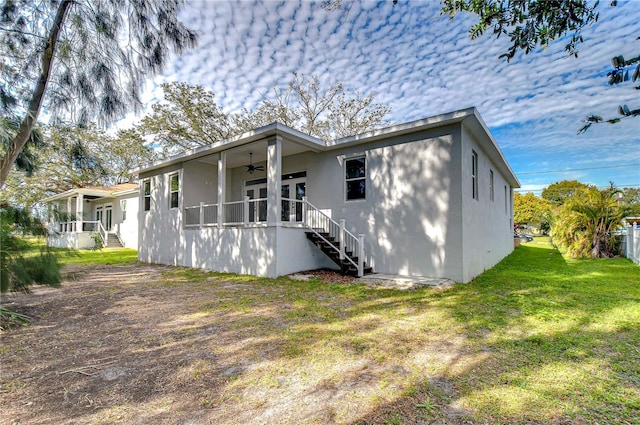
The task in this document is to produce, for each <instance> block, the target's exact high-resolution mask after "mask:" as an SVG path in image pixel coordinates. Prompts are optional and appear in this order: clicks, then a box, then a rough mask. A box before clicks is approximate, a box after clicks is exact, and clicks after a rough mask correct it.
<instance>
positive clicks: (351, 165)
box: [345, 156, 367, 201]
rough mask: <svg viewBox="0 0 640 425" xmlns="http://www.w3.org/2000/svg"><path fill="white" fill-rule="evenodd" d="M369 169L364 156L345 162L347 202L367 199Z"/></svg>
mask: <svg viewBox="0 0 640 425" xmlns="http://www.w3.org/2000/svg"><path fill="white" fill-rule="evenodd" d="M366 185H367V169H366V160H365V157H364V156H359V157H357V158H350V159H347V160H346V161H345V190H346V199H347V201H353V200H357V199H365V198H366Z"/></svg>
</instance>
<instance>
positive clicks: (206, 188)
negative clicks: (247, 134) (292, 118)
mask: <svg viewBox="0 0 640 425" xmlns="http://www.w3.org/2000/svg"><path fill="white" fill-rule="evenodd" d="M276 133H277V132H276ZM291 133H292V132H291V131H288V132H286V133H285V134H283V135H279V134H276V135H274V136H272V137H268V138H261V139H257V140H248V141H247V140H246V138H245V140H243V143H238V144H234V143H233V141H231V142H228V143H225V145H222V146H220V149H215V148H214V149H211V148H210V149H209V150H208V151H207V152H206V153H205V152H199V154H196V153H194V154H191V155H186V158H183V162H182V167H181V169H180V170H178V171H174V172H171V171H169V172H168V173H169V175H170V176H171V175H172V174H173V175H178V176H179V181H180V183H179V186H180V187H181V188H182V190H181V202H180V206H181V207H180V210H179V216H180V219H179V220H178V223H180V226H181V228H182V230H181V233H182V234H183V235H184V236H183V237H182V238H181V240H180V241H177V243H179V244H180V245H183V246H181V247H179V248H177V249H176V250H175V252H177V253H178V254H176V257H175V258H174V260H173V261H172V262H173V263H175V264H181V265H187V266H199V265H198V264H199V263H200V264H203V263H206V264H204V265H202V267H205V268H210V269H213V270H229V271H235V272H242V273H245V272H246V273H249V274H256V275H270V276H276V275H281V274H285V273H287V272H294V271H298V270H300V269H297V270H296V269H295V267H293V265H292V268H291V271H288V267H287V265H286V264H284V263H286V262H295V263H297V264H307V263H306V262H305V259H304V258H302V257H301V253H302V252H306V253H307V254H305V256H306V257H309V256H310V255H311V254H313V255H315V256H316V257H323V258H324V259H325V260H326V257H327V256H328V258H329V259H331V260H334V262H335V263H336V264H338V266H339V268H341V269H342V270H343V271H350V272H351V273H353V274H356V275H359V276H362V275H363V274H364V273H365V270H366V264H365V261H366V260H365V258H366V257H365V256H366V254H365V252H364V236H363V235H362V234H358V235H356V234H353V233H352V232H350V231H349V230H348V228H347V226H346V224H345V221H344V220H340V219H337V220H336V219H334V218H332V210H331V209H328V208H326V209H323V208H320V207H318V206H316V205H314V204H313V203H312V200H313V196H314V195H313V192H314V190H315V189H317V185H318V181H319V180H320V179H321V178H322V177H321V175H320V174H318V170H317V167H314V165H315V162H316V161H317V157H316V155H317V154H318V153H320V152H322V151H323V150H324V144H323V142H321V141H319V140H316V139H313V138H310V137H309V136H306V135H302V134H296V133H293V134H291ZM165 164H166V163H165ZM169 165H170V164H169ZM142 180H143V181H144V176H143V177H142ZM169 180H171V177H169ZM162 181H163V179H161V180H159V184H162ZM165 181H166V180H165ZM143 184H144V183H143ZM154 184H155V183H154ZM165 184H166V183H165ZM159 191H160V192H164V190H163V189H162V188H159ZM169 192H170V189H169ZM149 197H151V194H149ZM149 202H151V201H149ZM149 223H151V222H149ZM310 240H311V242H312V243H311V244H310V243H309V241H310ZM314 245H315V246H314ZM233 247H235V248H233ZM318 248H319V249H318ZM233 249H236V251H233ZM230 250H231V251H230ZM232 251H233V252H232ZM181 252H182V254H181ZM323 252H324V254H323ZM181 256H182V257H184V258H182V259H181V258H179V257H181ZM241 256H244V257H245V258H243V259H240V258H239V257H241ZM248 259H250V260H248ZM228 261H231V262H232V263H233V264H227V262H228ZM245 262H246V263H247V264H248V263H251V265H246V266H245ZM276 263H277V264H276ZM255 264H263V265H264V270H256V269H255ZM274 264H276V265H274ZM318 264H322V265H323V266H326V264H332V263H331V262H328V263H327V262H326V261H324V262H320V263H318V262H317V261H316V262H315V263H313V264H311V263H310V264H309V265H308V267H309V268H312V267H318ZM272 266H273V267H274V268H273V269H269V267H272ZM300 267H304V266H300ZM334 267H335V264H334ZM267 269H269V270H267Z"/></svg>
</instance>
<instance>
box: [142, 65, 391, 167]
mask: <svg viewBox="0 0 640 425" xmlns="http://www.w3.org/2000/svg"><path fill="white" fill-rule="evenodd" d="M162 88H163V90H164V100H165V102H163V103H159V104H155V105H153V106H152V112H151V113H150V114H149V115H147V116H145V117H144V118H143V119H142V120H141V121H140V123H139V125H138V126H137V127H136V129H137V131H138V132H139V133H140V134H142V135H144V136H149V137H152V138H153V141H154V144H156V145H157V146H159V147H161V148H162V150H163V153H164V155H171V154H175V153H178V152H182V151H184V150H185V149H193V148H196V147H198V146H206V145H209V144H211V143H215V142H217V141H219V140H223V139H226V138H229V137H231V136H234V135H237V134H241V133H243V132H246V131H249V130H253V129H255V128H258V127H261V126H265V125H268V124H272V123H274V122H279V123H282V124H284V125H287V126H289V127H292V128H295V129H297V130H299V131H302V132H304V133H307V134H310V135H312V136H315V137H318V138H321V139H323V140H331V139H334V138H340V137H346V136H351V135H354V134H359V133H363V132H365V131H368V130H372V129H375V128H379V127H380V126H382V125H383V124H384V122H385V121H384V118H385V117H386V116H387V115H388V114H389V112H390V108H389V107H388V106H386V105H383V104H380V103H376V102H375V95H363V94H361V93H360V92H356V93H355V94H350V93H347V92H345V90H344V87H343V85H342V83H335V84H329V85H328V86H326V87H323V86H322V85H321V84H320V82H319V80H318V77H317V76H315V75H313V76H306V75H304V74H297V73H293V78H292V79H291V81H290V82H289V84H288V85H287V88H286V89H278V88H275V89H274V90H273V93H272V95H271V97H268V98H267V99H265V100H264V101H263V102H262V103H260V104H259V105H258V106H257V107H256V109H255V110H253V111H249V110H246V109H245V110H242V111H240V112H238V113H227V112H225V111H224V110H223V108H222V107H221V106H220V105H218V103H217V102H216V98H215V94H214V93H212V92H211V91H209V90H207V89H206V88H204V87H202V86H198V85H196V86H192V85H189V84H187V83H168V84H163V85H162Z"/></svg>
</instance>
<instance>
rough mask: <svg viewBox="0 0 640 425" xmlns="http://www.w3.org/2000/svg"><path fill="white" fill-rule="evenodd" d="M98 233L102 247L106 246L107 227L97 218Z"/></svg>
mask: <svg viewBox="0 0 640 425" xmlns="http://www.w3.org/2000/svg"><path fill="white" fill-rule="evenodd" d="M97 223H98V233H100V237H101V238H102V247H105V246H107V229H105V228H104V226H103V225H102V221H100V220H98V221H97Z"/></svg>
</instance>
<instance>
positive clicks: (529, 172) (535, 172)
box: [516, 164, 640, 176]
mask: <svg viewBox="0 0 640 425" xmlns="http://www.w3.org/2000/svg"><path fill="white" fill-rule="evenodd" d="M637 166H640V164H621V165H609V166H604V167H588V168H568V169H565V170H553V171H527V172H524V173H516V174H517V175H518V176H522V175H525V174H551V173H565V172H567V171H585V170H601V169H605V168H622V167H637Z"/></svg>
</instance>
